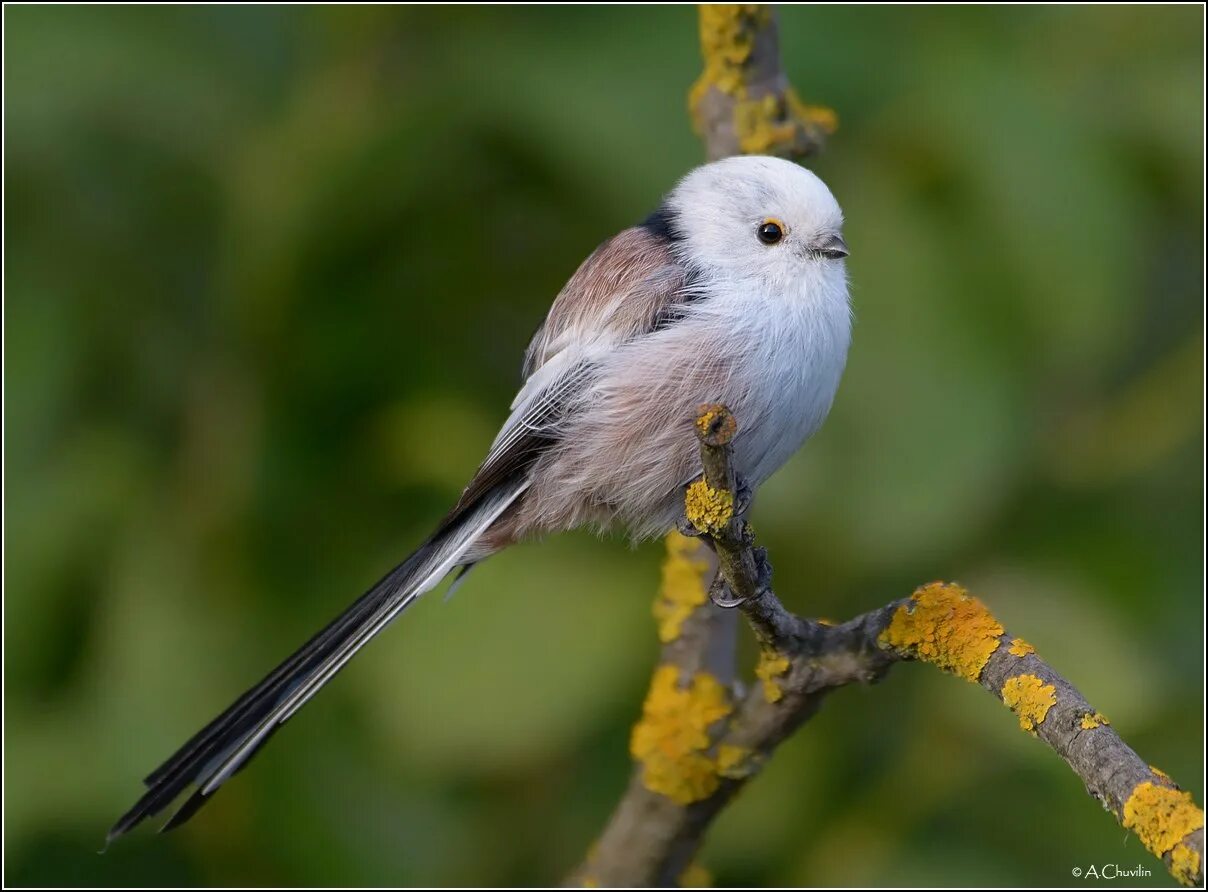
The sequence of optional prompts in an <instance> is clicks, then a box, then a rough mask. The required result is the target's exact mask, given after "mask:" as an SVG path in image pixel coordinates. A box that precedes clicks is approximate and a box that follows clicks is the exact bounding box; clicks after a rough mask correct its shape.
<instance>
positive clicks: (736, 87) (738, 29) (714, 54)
mask: <svg viewBox="0 0 1208 892" xmlns="http://www.w3.org/2000/svg"><path fill="white" fill-rule="evenodd" d="M767 19H768V9H767V7H766V6H764V5H763V4H760V3H711V4H701V6H700V48H701V55H703V56H704V58H705V70H704V72H703V73H702V74H701V76H700V79H699V80H697V82H696V85H695V86H693V88H692V96H693V107H694V108H695V105H696V102H698V101H699V98H700V97H699V95H698V94H703V93H704V92H706V91H707V90H708V89H709V87H716V88H717V89H718V90H720V91H721V92H723V93H727V94H729V95H731V96H743V95H745V94H746V88H747V84H746V71H745V66H746V64H747V61H748V60H749V59H750V58H751V50H752V49H754V47H755V30H756V29H757V28H759V27H760V26H762V25H763V24H764V23H766V22H767Z"/></svg>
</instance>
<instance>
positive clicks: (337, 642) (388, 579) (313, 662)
mask: <svg viewBox="0 0 1208 892" xmlns="http://www.w3.org/2000/svg"><path fill="white" fill-rule="evenodd" d="M523 488H524V487H523V484H520V483H514V484H509V485H505V486H502V487H500V488H499V489H497V490H496V491H494V492H492V493H491V494H489V495H488V496H487V497H486V498H483V499H482V501H481V502H480V503H479V504H478V505H477V506H475V508H474V509H473V510H471V511H468V512H466V513H465V514H463V515H461V516H458V517H456V518H454V519H452V520H451V522H450V523H448V524H447V525H445V526H443V527H442V529H441V530H440V531H439V532H437V533H436V534H435V535H434V536H433V537H432V538H431V539H429V540H428V541H427V542H426V543H424V544H423V545H422V546H420V548H419V549H418V550H416V552H415V553H414V554H412V555H411V556H410V557H408V558H407V559H406V560H405V561H403V562H402V563H401V564H399V565H398V566H397V567H395V568H394V569H393V570H391V571H390V572H389V573H388V574H387V575H386V576H384V577H383V578H382V579H381V580H379V581H378V582H377V584H376V585H374V586H373V587H372V588H371V589H369V591H367V592H366V593H365V594H363V595H362V596H361V597H360V598H358V599H357V600H356V601H355V602H353V604H352V605H351V606H350V607H349V608H348V609H347V610H345V611H344V612H343V613H342V614H340V615H339V616H338V617H336V618H335V619H334V620H332V622H331V623H329V624H328V625H327V626H326V627H324V628H323V629H322V630H321V631H320V632H319V633H318V634H316V635H315V636H314V637H313V638H311V639H310V640H309V641H307V642H306V643H305V644H304V645H302V647H300V648H299V649H298V650H297V651H295V652H294V654H293V655H292V656H290V657H289V658H288V659H286V660H285V662H283V663H282V664H281V665H279V666H278V667H277V668H276V669H274V670H273V671H272V672H270V673H269V674H268V676H267V677H265V678H264V680H263V681H261V682H260V683H259V684H257V685H255V686H254V687H252V688H250V689H249V690H248V691H246V692H245V693H244V694H243V696H242V697H240V698H239V699H238V700H236V701H235V702H234V703H233V704H231V706H230V707H228V708H227V710H226V711H225V712H223V713H222V714H221V715H220V716H218V718H216V719H214V720H213V721H212V722H210V723H209V724H208V725H206V726H205V727H204V728H202V729H201V730H200V731H198V732H197V733H196V734H195V735H193V737H191V738H190V739H189V741H188V742H187V743H186V744H185V745H184V746H182V747H181V748H180V749H179V750H177V751H176V752H175V753H174V754H173V755H172V757H171V758H170V759H168V761H166V762H164V764H163V765H161V766H160V767H159V768H157V769H155V771H153V772H152V773H151V774H149V775H148V776H147V777H146V779H145V780H144V783H145V784H146V786H147V792H146V793H144V794H143V796H142V798H141V799H139V800H138V802H136V803H135V804H134V806H133V807H132V808H131V809H130V810H129V811H128V812H126V813H125V814H124V815H122V816H121V818H119V819H118V821H117V823H116V824H114V825H113V828H112V829H111V830H110V831H109V836H108V840H109V841H110V842H112V841H113V840H114V839H116V838H117V837H119V836H121V835H122V834H123V833H126V832H127V831H129V830H131V829H133V828H134V827H136V826H137V825H138V824H139V823H141V822H142V821H143V820H144V819H146V818H149V817H153V816H155V815H157V814H159V813H160V812H161V811H163V810H164V809H165V808H166V807H167V806H168V805H170V804H171V803H172V802H173V801H174V800H175V799H176V798H177V796H179V795H180V794H181V793H182V792H184V790H185V789H186V788H188V787H189V786H190V785H191V784H196V786H197V788H196V790H194V791H193V794H192V795H191V796H190V797H189V798H188V799H187V800H185V802H184V803H183V804H182V805H181V806H180V808H178V809H177V810H176V812H175V813H174V814H173V815H172V817H171V818H170V819H169V820H168V822H167V823H166V824H165V825H164V826H163V828H162V829H163V830H170V829H172V828H173V827H178V826H180V825H181V824H183V823H184V822H185V821H187V820H188V819H189V818H190V817H192V816H193V815H194V814H195V813H196V812H197V810H198V809H199V808H201V807H202V806H203V805H205V803H206V801H207V800H208V799H209V797H210V796H211V795H213V793H214V791H215V790H217V789H218V788H219V787H220V786H221V785H222V784H223V783H224V782H225V781H226V780H227V779H228V778H230V777H231V776H232V775H234V774H235V773H237V772H238V771H240V770H241V769H242V768H243V767H244V766H245V765H246V764H247V763H248V761H249V760H250V759H251V758H252V756H254V755H255V754H256V753H257V752H259V751H260V748H261V747H263V746H264V744H265V743H266V742H267V741H268V739H269V738H270V737H272V735H273V734H274V733H276V731H277V729H278V728H280V727H281V725H282V724H284V723H285V722H286V721H287V720H288V719H289V718H290V716H292V715H293V714H294V713H295V712H296V711H297V710H298V709H299V708H301V706H302V705H303V704H305V703H306V701H308V700H309V699H310V698H311V697H312V696H314V694H315V693H316V692H317V691H318V690H319V689H320V688H321V687H322V686H323V685H324V684H326V683H327V682H328V681H330V680H331V678H332V677H333V676H334V675H335V674H336V673H337V672H338V671H339V670H340V669H341V668H343V666H344V665H345V664H346V663H347V662H348V660H349V659H351V658H352V656H353V655H354V654H355V653H356V652H357V651H358V650H360V649H361V647H363V646H364V645H365V644H366V643H367V642H368V641H369V640H370V639H371V638H373V636H374V635H376V634H377V633H378V632H380V631H381V630H382V629H383V628H385V627H386V625H388V624H389V623H390V622H391V621H392V620H393V619H394V618H395V617H397V616H398V615H399V614H400V613H401V612H402V611H403V610H404V609H405V608H406V607H407V606H408V605H409V604H411V603H412V602H413V601H414V600H415V599H416V598H417V597H418V596H419V595H421V594H423V593H424V592H425V591H428V590H429V589H430V588H432V587H433V586H435V585H436V584H437V583H438V582H440V580H441V579H442V578H443V577H444V576H445V575H446V574H447V573H448V572H449V571H450V570H452V569H453V568H454V567H456V566H458V565H460V564H464V563H467V560H466V557H467V552H469V551H470V549H471V547H472V546H473V544H474V542H475V540H476V539H477V538H478V537H479V535H480V534H481V533H482V531H483V530H485V529H486V528H487V527H488V526H490V524H491V523H492V522H493V521H494V520H495V519H496V518H497V517H498V516H499V514H500V513H501V512H502V511H503V510H504V509H505V508H506V507H507V506H508V505H509V504H510V503H511V502H512V501H513V500H514V499H515V498H516V496H517V495H519V493H520V492H521V491H523Z"/></svg>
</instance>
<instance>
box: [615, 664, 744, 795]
mask: <svg viewBox="0 0 1208 892" xmlns="http://www.w3.org/2000/svg"><path fill="white" fill-rule="evenodd" d="M729 713H730V702H729V698H728V696H727V695H726V689H725V688H724V687H723V686H722V684H721V682H719V681H718V680H717V679H716V678H714V677H713V676H712V675H709V674H708V673H707V672H698V673H697V674H696V675H694V676H693V677H692V679H691V680H690V681H689V682H688V683H687V684H685V685H681V684H680V678H679V670H678V669H677V668H676V667H675V666H659V667H658V669H656V670H655V673H654V678H653V679H652V680H651V683H650V692H649V693H648V694H647V695H646V702H645V704H643V706H642V718H641V719H640V720H639V721H638V723H637V724H636V725H635V726H634V728H633V734H632V736H631V737H630V741H629V750H630V752H631V753H632V754H633V757H634V758H635V759H636V760H637V761H638V762H639V763H641V765H642V783H643V784H645V786H646V788H647V789H648V790H651V791H653V792H655V793H661V794H663V795H664V796H666V797H667V798H669V799H671V800H673V801H675V802H678V803H679V804H681V805H687V804H688V803H690V802H696V801H698V800H700V799H704V798H706V797H707V796H709V795H710V794H711V793H713V791H714V790H716V789H717V786H718V783H719V780H718V774H717V765H716V763H715V762H714V760H713V759H712V758H710V757H709V755H708V752H707V751H708V749H709V745H710V741H709V727H710V726H711V725H712V724H713V723H714V722H716V721H719V720H720V719H723V718H725V717H726V716H727V715H729Z"/></svg>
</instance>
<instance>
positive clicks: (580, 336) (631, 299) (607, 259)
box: [446, 227, 687, 522]
mask: <svg viewBox="0 0 1208 892" xmlns="http://www.w3.org/2000/svg"><path fill="white" fill-rule="evenodd" d="M686 281H687V277H686V275H685V272H684V269H683V267H682V266H681V265H680V264H679V262H678V261H677V260H676V258H675V256H674V254H673V253H672V251H671V250H670V247H669V242H668V240H667V239H666V238H665V237H661V236H659V235H657V234H655V233H653V232H651V231H650V230H648V229H645V228H642V227H634V228H632V229H626V230H624V231H623V232H621V233H619V234H618V235H616V236H614V237H613V238H611V239H609V240H608V241H606V242H604V244H602V245H600V247H599V248H597V249H596V250H595V251H594V252H592V254H591V256H589V257H588V258H587V259H586V260H585V261H583V264H582V265H581V266H580V267H579V269H578V270H576V271H575V274H574V275H573V276H571V278H570V281H568V282H567V283H566V287H564V288H563V289H562V291H561V292H560V293H559V294H558V297H557V298H556V299H555V300H554V303H553V306H552V307H551V308H550V311H549V314H548V315H547V316H546V318H545V322H544V323H543V324H542V325H541V327H540V328H539V329H538V330H537V333H536V334H535V335H534V336H533V340H532V342H531V343H530V344H529V348H528V350H527V352H526V353H525V358H524V375H525V378H526V382H525V385H524V387H522V388H521V390H520V393H519V394H517V396H516V400H515V401H514V402H513V403H512V414H511V415H510V416H509V417H508V419H507V421H505V422H504V424H503V427H502V428H501V429H500V431H499V434H498V435H497V436H496V437H495V442H494V443H493V444H492V445H491V451H490V452H489V453H488V455H487V457H486V460H485V461H483V463H482V466H481V467H480V468H479V469H478V473H476V474H475V475H474V479H473V480H471V481H470V483H469V485H468V486H467V487H466V489H465V491H464V492H463V493H462V496H461V499H460V500H459V501H458V503H457V505H456V507H454V509H453V511H452V512H450V514H449V517H448V518H446V521H448V522H451V521H453V520H454V519H456V518H457V517H459V516H460V515H461V514H463V513H464V512H465V511H467V510H469V509H470V508H471V507H472V506H473V505H475V504H476V503H477V502H478V500H479V499H481V498H482V497H483V496H484V495H485V494H486V493H488V492H490V491H492V490H493V489H494V488H495V487H496V486H498V485H500V484H501V483H503V482H504V481H507V480H511V479H515V478H516V477H517V476H518V475H523V474H525V473H527V471H528V469H529V468H530V467H531V466H532V465H533V463H534V462H536V461H537V459H538V458H540V456H541V455H542V454H543V453H544V452H545V451H546V450H547V449H549V448H550V447H551V446H553V445H554V444H555V443H557V442H558V440H559V437H560V429H561V428H562V427H563V425H562V422H563V420H564V417H565V413H566V410H567V407H568V406H570V405H573V404H575V402H576V397H577V396H578V395H579V394H580V393H581V392H582V391H583V389H584V388H586V387H588V386H590V384H591V382H592V381H593V379H594V368H593V362H592V355H593V352H595V351H598V350H599V349H607V348H608V347H609V346H610V345H612V344H619V343H623V342H624V341H627V340H629V339H631V338H634V337H637V336H639V335H642V334H645V333H648V332H651V331H654V330H655V329H657V328H659V327H661V325H663V324H665V322H666V321H667V320H669V319H670V318H672V317H673V316H674V315H675V312H676V309H677V308H678V307H679V306H681V305H682V302H683V300H684V299H685V298H684V295H683V288H684V285H685V282H686ZM555 357H556V359H555Z"/></svg>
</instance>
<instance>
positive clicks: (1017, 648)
mask: <svg viewBox="0 0 1208 892" xmlns="http://www.w3.org/2000/svg"><path fill="white" fill-rule="evenodd" d="M1007 653H1009V654H1010V655H1011V656H1013V657H1026V656H1027V655H1028V654H1034V653H1036V648H1034V647H1032V645H1030V644H1028V642H1026V641H1024V640H1023V639H1022V638H1012V639H1011V646H1010V647H1009V648H1007Z"/></svg>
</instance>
